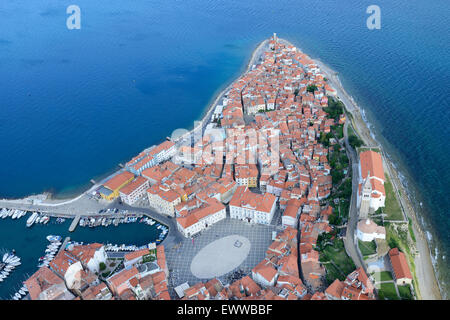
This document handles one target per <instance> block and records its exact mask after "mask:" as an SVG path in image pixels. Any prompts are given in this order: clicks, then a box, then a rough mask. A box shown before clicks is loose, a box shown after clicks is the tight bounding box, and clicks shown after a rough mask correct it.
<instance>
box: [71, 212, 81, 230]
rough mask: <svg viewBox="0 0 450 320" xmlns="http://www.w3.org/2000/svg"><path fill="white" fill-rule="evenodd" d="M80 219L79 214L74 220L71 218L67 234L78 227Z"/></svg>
mask: <svg viewBox="0 0 450 320" xmlns="http://www.w3.org/2000/svg"><path fill="white" fill-rule="evenodd" d="M80 218H81V215H79V214H78V215H76V216H75V218H73V220H72V223H71V224H70V227H69V232H73V231H74V230H75V228H76V227H77V225H78V222H80Z"/></svg>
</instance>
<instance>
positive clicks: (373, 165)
mask: <svg viewBox="0 0 450 320" xmlns="http://www.w3.org/2000/svg"><path fill="white" fill-rule="evenodd" d="M358 169H359V191H358V197H357V204H358V208H359V216H360V218H361V219H365V218H368V215H369V213H373V212H375V211H377V210H378V208H380V207H384V202H385V199H386V191H385V189H384V180H385V177H384V169H383V160H382V159H381V155H380V154H379V153H377V152H374V151H372V150H369V151H364V152H361V153H360V155H359V168H358Z"/></svg>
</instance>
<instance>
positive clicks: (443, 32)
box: [0, 0, 450, 293]
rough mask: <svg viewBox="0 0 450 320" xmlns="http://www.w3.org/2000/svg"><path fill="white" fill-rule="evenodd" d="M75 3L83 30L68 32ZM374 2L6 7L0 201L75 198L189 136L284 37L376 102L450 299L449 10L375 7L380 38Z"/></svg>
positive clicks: (420, 2)
mask: <svg viewBox="0 0 450 320" xmlns="http://www.w3.org/2000/svg"><path fill="white" fill-rule="evenodd" d="M71 4H76V5H78V6H79V7H80V8H81V15H82V16H81V17H82V20H81V30H68V29H67V28H66V19H67V17H68V15H67V14H66V8H67V6H69V5H71ZM371 4H374V3H373V1H364V0H354V1H339V0H322V1H304V0H295V1H285V0H279V1H267V0H258V1H254V0H239V1H237V0H214V1H211V0H209V1H208V0H203V1H201V0H183V1H181V0H178V1H176V0H175V1H174V0H152V1H144V0H127V1H125V0H109V1H105V0H70V1H66V0H42V1H26V0H14V1H13V0H2V1H1V2H0V150H1V153H0V196H3V197H22V196H25V195H28V194H31V193H40V192H43V191H51V192H53V193H54V194H55V195H56V196H58V197H66V196H69V195H72V194H74V193H77V192H80V191H81V190H84V189H85V188H86V187H87V186H89V180H90V179H92V178H98V177H100V176H104V175H105V174H107V173H109V172H112V171H113V170H114V169H116V168H117V164H118V163H122V162H124V161H126V160H128V159H129V158H130V157H132V156H133V155H135V154H136V153H138V152H139V151H141V150H142V149H143V148H145V147H148V146H150V145H153V144H155V143H158V142H160V141H162V140H163V139H164V138H165V137H166V136H170V134H171V133H172V131H173V130H174V129H176V128H187V129H189V128H191V127H192V126H193V121H194V120H196V119H199V118H200V117H201V115H202V113H203V112H204V110H205V108H206V107H207V105H208V103H209V102H210V101H211V100H212V99H213V98H214V95H215V93H217V92H219V91H220V89H221V88H223V87H225V86H226V84H227V83H229V82H230V81H232V80H233V79H235V78H236V77H237V76H239V74H240V73H241V72H242V71H243V70H244V69H245V67H246V64H247V61H248V59H249V57H250V55H251V52H252V50H253V49H254V48H255V47H256V45H257V44H258V43H259V42H260V41H262V40H263V39H265V38H268V37H269V36H270V35H271V34H272V33H273V32H277V33H278V35H279V36H280V37H283V38H286V39H288V40H290V41H291V42H292V43H293V44H295V45H297V46H298V47H300V48H301V49H303V50H304V51H305V52H306V53H307V54H309V55H310V56H311V57H313V58H320V59H321V60H322V61H323V62H325V63H326V64H328V65H329V66H331V67H332V68H333V69H334V70H336V71H337V72H339V74H340V78H341V80H342V82H343V84H344V87H345V88H346V89H347V91H348V92H349V93H350V94H351V95H352V96H353V97H354V98H355V100H356V101H357V102H358V103H359V104H360V105H361V106H362V107H363V108H364V110H365V113H366V115H367V118H368V120H369V121H370V123H371V124H372V129H373V131H374V132H375V134H376V137H377V139H378V140H380V141H381V142H382V144H383V145H384V146H385V148H386V150H387V152H388V153H389V154H390V156H391V157H392V158H393V160H394V161H395V163H396V164H397V167H398V170H399V172H400V173H401V174H402V176H404V177H405V183H407V185H408V189H409V191H410V195H411V197H413V200H414V201H415V203H416V204H417V207H418V210H419V214H420V215H421V216H423V219H424V224H425V225H426V228H427V230H429V232H430V235H431V236H432V244H433V256H434V257H435V260H436V263H438V264H439V267H440V271H441V272H440V275H439V276H440V283H441V285H442V286H443V291H444V293H447V292H448V291H449V283H450V281H449V280H450V272H449V271H450V266H449V263H448V259H449V255H450V249H449V248H450V234H449V233H448V230H449V228H450V216H449V213H450V212H449V211H450V210H449V209H450V201H449V199H450V197H448V195H447V191H448V185H449V182H450V165H449V161H450V147H449V144H448V143H447V140H448V137H449V136H450V132H449V124H450V121H449V120H450V111H449V105H450V91H449V86H448V83H449V82H450V65H449V64H450V47H449V45H448V39H450V31H449V30H450V28H449V23H450V22H449V18H448V16H449V14H450V2H449V1H448V0H434V1H425V0H416V1H409V0H397V1H391V0H379V1H376V4H377V5H378V6H379V7H380V8H381V29H380V30H368V29H367V27H366V19H367V17H368V16H369V15H368V14H367V13H366V8H367V7H368V6H369V5H371ZM420 202H422V203H423V206H422V207H421V206H419V205H418V204H419V203H420ZM0 227H1V224H0ZM0 247H1V245H0ZM435 250H437V252H436V251H435Z"/></svg>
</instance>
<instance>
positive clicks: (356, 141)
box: [347, 125, 364, 149]
mask: <svg viewBox="0 0 450 320" xmlns="http://www.w3.org/2000/svg"><path fill="white" fill-rule="evenodd" d="M347 134H348V143H349V144H350V145H351V146H352V148H355V149H357V148H359V147H361V146H363V145H364V142H363V141H362V140H361V139H360V138H359V137H358V136H357V135H356V133H355V131H354V130H353V128H352V126H351V125H349V126H348V127H347Z"/></svg>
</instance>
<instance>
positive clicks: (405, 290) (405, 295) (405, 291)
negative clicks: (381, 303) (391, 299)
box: [398, 285, 413, 300]
mask: <svg viewBox="0 0 450 320" xmlns="http://www.w3.org/2000/svg"><path fill="white" fill-rule="evenodd" d="M398 293H400V297H401V298H402V299H403V300H413V296H412V294H411V288H410V287H409V285H408V286H398Z"/></svg>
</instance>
